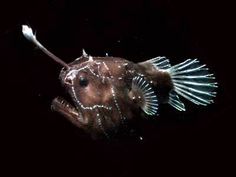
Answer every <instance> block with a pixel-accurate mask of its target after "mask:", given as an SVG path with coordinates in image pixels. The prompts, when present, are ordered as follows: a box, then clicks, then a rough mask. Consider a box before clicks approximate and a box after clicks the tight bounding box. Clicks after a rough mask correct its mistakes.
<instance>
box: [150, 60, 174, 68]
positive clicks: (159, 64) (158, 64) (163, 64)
mask: <svg viewBox="0 0 236 177" xmlns="http://www.w3.org/2000/svg"><path fill="white" fill-rule="evenodd" d="M146 62H148V63H151V64H152V65H153V66H154V67H155V68H157V69H168V68H170V67H171V65H170V62H169V59H167V58H166V57H156V58H153V59H150V60H147V61H146Z"/></svg>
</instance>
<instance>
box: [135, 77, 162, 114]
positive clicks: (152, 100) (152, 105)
mask: <svg viewBox="0 0 236 177" xmlns="http://www.w3.org/2000/svg"><path fill="white" fill-rule="evenodd" d="M132 88H133V89H134V90H138V91H140V93H141V94H142V97H143V100H144V103H143V104H142V107H141V108H142V110H143V111H144V112H145V113H146V114H148V115H156V114H157V110H158V100H157V96H156V94H155V93H154V91H153V89H152V87H151V85H150V84H149V82H148V81H146V80H145V79H144V78H142V77H141V76H136V77H134V78H133V81H132Z"/></svg>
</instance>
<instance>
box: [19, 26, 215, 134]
mask: <svg viewBox="0 0 236 177" xmlns="http://www.w3.org/2000/svg"><path fill="white" fill-rule="evenodd" d="M23 34H24V35H25V37H26V38H27V39H28V40H31V41H32V42H33V43H35V44H36V45H37V46H38V47H39V48H40V49H41V50H42V51H43V52H45V53H46V54H47V55H49V56H50V57H51V58H53V59H54V60H55V61H56V62H58V63H60V64H61V65H63V66H64V67H63V68H62V70H61V72H60V75H59V78H60V81H61V83H62V85H63V86H64V87H65V89H66V91H67V92H68V93H69V95H70V97H71V99H72V102H68V101H66V100H65V99H64V98H61V97H57V98H55V99H54V100H53V102H52V109H53V110H55V111H57V112H59V113H61V114H62V115H63V116H65V117H66V118H67V119H69V120H70V121H71V122H72V123H73V124H74V125H76V126H77V127H79V128H81V129H84V130H85V131H86V132H88V133H89V134H91V135H92V136H93V137H99V136H105V137H108V138H109V137H111V136H113V135H114V134H116V133H117V132H118V131H119V130H120V129H121V128H124V127H126V125H127V124H128V123H129V122H133V121H135V120H136V119H138V118H139V117H145V118H148V117H155V116H158V112H159V111H158V109H159V106H160V105H161V104H165V103H167V104H169V105H171V106H172V107H174V108H175V109H177V110H179V111H185V106H184V103H183V102H182V101H181V100H180V98H179V95H180V96H181V97H184V98H185V99H188V100H189V101H191V102H193V103H195V104H197V105H204V106H206V105H208V104H211V103H213V98H214V97H215V95H216V92H215V91H214V90H215V88H216V87H217V83H216V82H215V78H214V77H213V75H212V74H210V73H209V71H208V68H207V67H206V66H205V65H201V64H200V63H199V61H198V60H197V59H188V60H186V61H184V62H182V63H179V64H177V65H174V66H171V64H170V62H169V59H167V58H166V57H155V58H152V59H149V60H146V61H144V62H140V63H134V62H132V61H128V60H126V59H123V58H118V57H109V56H106V57H92V56H89V55H87V54H86V52H85V51H84V50H83V55H82V56H81V57H79V58H77V59H75V61H73V62H71V63H69V64H66V63H64V62H63V61H62V60H60V59H59V58H58V57H56V56H55V55H53V54H52V53H51V52H49V51H48V50H47V49H46V48H45V47H43V46H42V44H40V43H39V42H38V40H37V39H36V37H35V35H33V34H32V30H31V28H29V27H27V26H23Z"/></svg>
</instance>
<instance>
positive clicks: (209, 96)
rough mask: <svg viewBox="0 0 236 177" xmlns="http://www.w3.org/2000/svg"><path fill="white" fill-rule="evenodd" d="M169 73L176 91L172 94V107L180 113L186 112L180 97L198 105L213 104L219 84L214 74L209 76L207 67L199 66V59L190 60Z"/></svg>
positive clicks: (173, 68)
mask: <svg viewBox="0 0 236 177" xmlns="http://www.w3.org/2000/svg"><path fill="white" fill-rule="evenodd" d="M167 72H169V74H170V76H171V78H172V82H173V85H174V90H173V91H172V92H171V93H170V98H169V104H170V105H171V106H173V107H174V108H176V109H178V110H179V111H185V107H184V104H183V103H182V102H181V101H180V99H179V97H178V95H181V96H182V97H184V98H186V99H188V100H189V101H191V102H193V103H195V104H197V105H203V106H206V105H208V104H211V103H213V97H215V96H216V92H215V91H214V90H215V88H216V87H217V83H216V82H215V77H214V76H213V74H209V72H208V68H207V67H206V65H201V64H199V61H198V60H197V59H194V60H192V59H188V60H186V61H184V62H182V63H179V64H177V65H175V66H173V67H171V68H169V69H167ZM176 93H177V94H178V95H177V94H176Z"/></svg>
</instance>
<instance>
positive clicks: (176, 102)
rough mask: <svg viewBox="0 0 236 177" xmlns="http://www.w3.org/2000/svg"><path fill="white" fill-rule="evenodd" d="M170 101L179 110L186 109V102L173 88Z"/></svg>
mask: <svg viewBox="0 0 236 177" xmlns="http://www.w3.org/2000/svg"><path fill="white" fill-rule="evenodd" d="M168 103H169V104H170V105H171V106H172V107H174V108H175V109H177V110H179V111H185V106H184V103H183V102H182V101H181V100H180V99H179V96H178V95H177V94H176V93H175V92H174V91H173V90H172V91H171V92H170V94H169V101H168Z"/></svg>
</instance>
